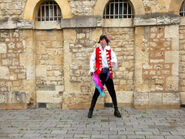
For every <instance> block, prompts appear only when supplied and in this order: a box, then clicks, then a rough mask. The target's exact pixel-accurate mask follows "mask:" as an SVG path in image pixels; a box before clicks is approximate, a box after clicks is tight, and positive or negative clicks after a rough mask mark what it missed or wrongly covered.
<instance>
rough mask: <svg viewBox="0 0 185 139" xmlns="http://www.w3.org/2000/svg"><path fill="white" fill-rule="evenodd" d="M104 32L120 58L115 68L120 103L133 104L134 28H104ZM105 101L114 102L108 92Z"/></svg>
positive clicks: (114, 74)
mask: <svg viewBox="0 0 185 139" xmlns="http://www.w3.org/2000/svg"><path fill="white" fill-rule="evenodd" d="M103 34H107V35H108V36H109V37H110V38H111V43H110V46H111V48H112V49H113V51H114V52H115V54H116V56H117V59H118V68H117V69H113V77H114V85H115V90H116V94H117V98H118V103H119V105H120V106H121V105H127V104H131V103H132V100H133V99H132V95H133V91H134V29H133V28H103ZM105 103H112V99H111V98H110V96H109V94H108V93H107V96H106V100H105Z"/></svg>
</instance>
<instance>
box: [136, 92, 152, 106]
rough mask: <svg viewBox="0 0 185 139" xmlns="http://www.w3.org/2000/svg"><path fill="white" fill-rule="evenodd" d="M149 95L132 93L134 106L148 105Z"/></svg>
mask: <svg viewBox="0 0 185 139" xmlns="http://www.w3.org/2000/svg"><path fill="white" fill-rule="evenodd" d="M148 104H149V93H139V92H135V93H134V105H148Z"/></svg>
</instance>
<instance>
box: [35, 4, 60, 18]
mask: <svg viewBox="0 0 185 139" xmlns="http://www.w3.org/2000/svg"><path fill="white" fill-rule="evenodd" d="M61 18H62V14H61V10H60V7H59V6H58V4H57V3H56V2H54V1H46V2H44V3H42V4H41V5H40V7H39V10H38V12H37V16H36V21H60V20H61Z"/></svg>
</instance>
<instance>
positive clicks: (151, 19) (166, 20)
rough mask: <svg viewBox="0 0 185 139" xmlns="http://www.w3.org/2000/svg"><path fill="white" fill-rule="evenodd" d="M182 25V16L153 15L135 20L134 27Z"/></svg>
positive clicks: (138, 17)
mask: <svg viewBox="0 0 185 139" xmlns="http://www.w3.org/2000/svg"><path fill="white" fill-rule="evenodd" d="M172 24H180V16H179V15H174V14H169V13H153V14H146V15H142V16H137V17H135V18H134V26H151V25H172Z"/></svg>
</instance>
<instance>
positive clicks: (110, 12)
mask: <svg viewBox="0 0 185 139" xmlns="http://www.w3.org/2000/svg"><path fill="white" fill-rule="evenodd" d="M133 17H134V15H133V10H132V6H131V4H130V2H129V1H128V0H110V1H109V3H108V4H107V5H106V7H105V9H104V15H103V18H105V19H114V18H116V19H117V18H133Z"/></svg>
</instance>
